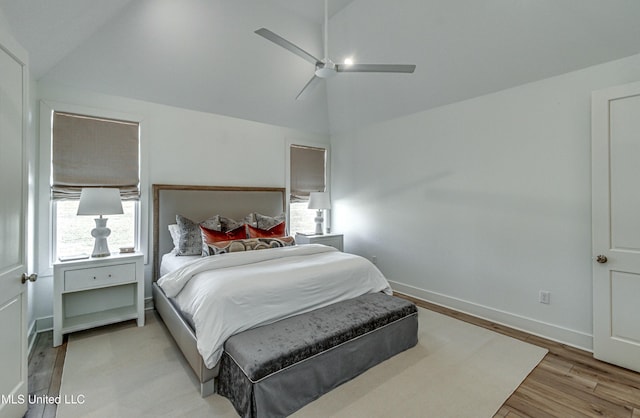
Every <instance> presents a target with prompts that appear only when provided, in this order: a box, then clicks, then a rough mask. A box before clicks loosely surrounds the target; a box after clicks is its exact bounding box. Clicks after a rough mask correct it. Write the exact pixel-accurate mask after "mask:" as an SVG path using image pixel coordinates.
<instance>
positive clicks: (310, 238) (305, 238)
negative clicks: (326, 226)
mask: <svg viewBox="0 0 640 418" xmlns="http://www.w3.org/2000/svg"><path fill="white" fill-rule="evenodd" d="M296 244H323V245H328V246H330V247H334V248H337V249H338V250H340V251H343V245H344V243H343V235H342V234H324V235H302V234H296Z"/></svg>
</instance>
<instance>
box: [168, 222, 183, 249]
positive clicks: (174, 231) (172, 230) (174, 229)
mask: <svg viewBox="0 0 640 418" xmlns="http://www.w3.org/2000/svg"><path fill="white" fill-rule="evenodd" d="M167 228H169V234H171V240H172V241H173V248H174V250H175V249H177V248H178V247H179V246H180V227H179V226H178V224H170V225H167Z"/></svg>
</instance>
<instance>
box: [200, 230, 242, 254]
mask: <svg viewBox="0 0 640 418" xmlns="http://www.w3.org/2000/svg"><path fill="white" fill-rule="evenodd" d="M200 231H201V232H202V245H203V247H202V248H204V247H206V246H207V245H208V244H212V243H214V242H220V241H235V240H238V239H245V238H247V230H246V229H245V227H244V224H242V225H241V226H239V227H238V228H236V229H232V230H231V231H227V232H222V231H216V230H215V229H209V228H206V227H204V226H202V225H200Z"/></svg>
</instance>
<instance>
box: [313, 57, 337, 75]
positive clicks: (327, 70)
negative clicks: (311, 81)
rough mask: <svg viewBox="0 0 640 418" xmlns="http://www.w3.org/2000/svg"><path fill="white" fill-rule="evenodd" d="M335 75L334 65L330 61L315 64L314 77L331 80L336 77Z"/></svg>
mask: <svg viewBox="0 0 640 418" xmlns="http://www.w3.org/2000/svg"><path fill="white" fill-rule="evenodd" d="M336 73H337V71H336V64H335V63H334V62H333V61H331V60H327V62H319V63H317V64H316V76H318V77H320V78H331V77H333V76H334V75H336Z"/></svg>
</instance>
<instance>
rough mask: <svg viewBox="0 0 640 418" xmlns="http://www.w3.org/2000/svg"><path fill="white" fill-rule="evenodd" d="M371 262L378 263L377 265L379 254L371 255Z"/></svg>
mask: <svg viewBox="0 0 640 418" xmlns="http://www.w3.org/2000/svg"><path fill="white" fill-rule="evenodd" d="M371 262H372V263H373V264H376V265H377V264H378V256H376V255H372V256H371Z"/></svg>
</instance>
